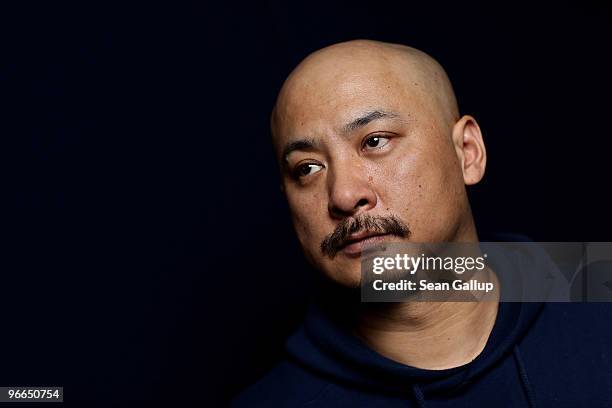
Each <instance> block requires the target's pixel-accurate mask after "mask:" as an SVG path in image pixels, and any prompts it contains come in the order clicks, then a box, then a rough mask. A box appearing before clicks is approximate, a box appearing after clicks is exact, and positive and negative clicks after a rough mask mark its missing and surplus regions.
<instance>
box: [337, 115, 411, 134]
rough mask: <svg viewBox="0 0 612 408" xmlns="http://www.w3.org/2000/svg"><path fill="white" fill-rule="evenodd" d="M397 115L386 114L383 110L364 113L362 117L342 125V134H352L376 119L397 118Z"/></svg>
mask: <svg viewBox="0 0 612 408" xmlns="http://www.w3.org/2000/svg"><path fill="white" fill-rule="evenodd" d="M397 117H399V115H398V114H397V113H394V112H386V111H384V110H373V111H370V112H366V113H365V114H364V115H362V116H360V117H358V118H356V119H353V120H352V121H351V122H349V123H347V124H346V125H344V133H350V132H353V131H355V130H357V129H359V128H361V127H364V126H365V125H367V124H368V123H370V122H372V121H375V120H378V119H388V118H397Z"/></svg>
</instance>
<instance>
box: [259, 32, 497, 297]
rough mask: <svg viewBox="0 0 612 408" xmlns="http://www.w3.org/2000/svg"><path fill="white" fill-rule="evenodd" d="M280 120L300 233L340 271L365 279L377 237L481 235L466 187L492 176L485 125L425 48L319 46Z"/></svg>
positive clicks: (292, 80) (286, 180) (289, 87)
mask: <svg viewBox="0 0 612 408" xmlns="http://www.w3.org/2000/svg"><path fill="white" fill-rule="evenodd" d="M271 125H272V134H273V141H274V146H275V148H276V152H277V158H278V160H279V164H280V165H281V174H282V184H281V185H282V187H283V189H284V192H285V196H286V198H287V201H288V203H289V208H290V210H291V216H292V219H293V223H294V227H295V230H296V233H297V236H298V239H299V240H300V243H301V245H302V248H303V249H304V252H305V254H306V256H307V258H308V259H309V260H310V261H311V263H312V264H314V265H315V266H316V267H317V269H320V270H322V271H324V272H325V273H326V274H327V275H328V276H329V277H331V278H332V279H333V280H335V281H338V282H341V283H342V284H344V285H347V286H354V285H355V284H356V283H357V282H358V281H359V279H360V264H359V262H358V259H359V256H360V253H361V252H360V251H361V248H362V247H363V245H366V244H367V243H368V242H370V243H372V242H374V241H371V240H382V241H389V242H393V241H398V240H399V241H402V240H414V242H453V241H457V242H471V241H476V240H477V237H476V232H475V227H474V222H473V219H472V216H471V212H470V209H469V204H468V200H467V194H466V191H465V185H466V184H474V183H477V182H478V181H479V180H480V179H481V177H482V175H483V174H484V168H485V162H486V154H485V150H484V144H483V143H482V138H481V134H480V130H479V128H478V125H477V124H476V121H475V120H474V119H473V118H472V117H470V116H463V117H462V118H459V112H458V109H457V102H456V101H455V96H454V93H453V89H452V87H451V85H450V82H449V80H448V77H447V76H446V74H445V72H444V70H443V69H442V67H440V65H439V64H438V63H437V62H436V61H435V60H434V59H432V58H431V57H429V56H428V55H426V54H424V53H423V52H421V51H418V50H415V49H413V48H410V47H406V46H402V45H396V44H385V43H381V42H375V41H364V40H360V41H350V42H346V43H341V44H336V45H332V46H330V47H327V48H324V49H322V50H319V51H317V52H315V53H313V54H311V55H309V56H308V57H307V58H306V59H304V61H302V62H301V63H300V64H299V65H298V66H297V67H296V68H295V69H294V70H293V72H292V73H291V74H290V75H289V77H288V78H287V80H286V81H285V83H284V84H283V87H282V89H281V91H280V93H279V95H278V99H277V101H276V105H275V107H274V110H273V112H272V120H271ZM355 234H357V235H358V236H359V234H362V235H361V236H362V237H363V236H365V235H372V234H374V235H376V236H374V237H373V238H371V237H368V238H356V237H355ZM364 234H365V235H364ZM368 240H370V241H368Z"/></svg>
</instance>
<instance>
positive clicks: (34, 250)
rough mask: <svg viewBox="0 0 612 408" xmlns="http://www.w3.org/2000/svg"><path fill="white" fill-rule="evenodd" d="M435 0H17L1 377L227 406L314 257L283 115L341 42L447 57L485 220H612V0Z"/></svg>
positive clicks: (488, 225) (271, 358) (582, 224)
mask: <svg viewBox="0 0 612 408" xmlns="http://www.w3.org/2000/svg"><path fill="white" fill-rule="evenodd" d="M423 3H424V2H410V1H403V2H395V3H394V2H385V1H381V2H361V1H351V2H330V1H327V2H302V3H286V2H279V1H267V2H257V4H256V2H245V3H243V4H230V3H217V4H212V3H204V2H193V3H180V4H179V3H177V2H168V3H165V4H161V3H152V2H147V3H140V4H137V3H128V2H123V3H120V4H112V5H111V4H110V3H102V2H100V3H91V2H78V3H71V4H68V3H59V2H41V3H36V4H35V3H26V2H15V4H18V6H17V5H13V6H7V5H6V3H5V4H3V6H2V9H1V12H0V19H1V20H0V21H1V24H0V30H1V31H0V32H1V34H2V40H1V44H2V53H1V68H0V69H1V70H0V81H1V91H0V94H1V95H2V96H1V98H2V100H3V103H2V114H1V116H0V118H1V120H0V140H2V145H3V146H4V147H3V148H2V149H1V150H2V153H1V155H2V157H3V160H2V162H3V166H2V167H4V171H3V177H2V181H3V182H2V185H3V188H2V191H3V193H4V194H3V201H4V202H5V204H7V208H6V210H4V211H3V217H2V220H3V221H2V227H1V229H2V231H3V233H4V234H3V235H5V237H6V240H5V243H4V244H3V251H2V253H3V254H2V261H3V262H2V270H1V275H0V276H1V279H2V281H1V285H0V313H1V316H2V319H1V320H0V321H1V322H2V323H3V326H2V332H1V335H0V338H1V340H0V346H1V348H0V356H1V357H0V358H1V361H0V385H63V386H64V387H65V395H66V396H65V399H66V401H67V402H66V405H70V406H91V407H93V406H100V407H102V406H104V407H107V406H139V405H146V406H149V407H154V406H160V407H161V406H194V407H195V406H199V407H201V406H217V405H222V404H223V403H224V401H226V399H227V397H228V396H229V395H231V394H232V393H233V392H235V391H236V390H237V389H239V388H241V387H243V386H244V385H246V384H248V383H250V382H252V381H253V380H254V379H255V378H257V377H258V376H259V375H261V374H262V373H263V372H265V371H266V370H267V369H268V368H270V367H271V366H272V365H273V364H274V362H275V361H276V360H277V359H278V358H279V355H280V351H281V347H282V343H283V339H284V337H285V336H286V335H287V334H288V333H290V332H291V330H292V329H294V328H295V327H296V325H297V324H298V322H299V319H300V317H301V316H302V314H303V311H304V305H305V302H306V301H307V296H308V295H307V294H308V288H309V287H310V286H311V285H312V281H313V272H312V271H310V270H309V269H308V267H307V266H306V265H305V264H304V261H303V260H302V258H301V255H300V251H299V248H298V247H297V243H296V242H295V240H294V238H293V235H292V230H291V225H290V222H289V217H288V212H287V208H286V205H285V203H284V201H283V197H282V195H281V193H280V192H279V189H278V179H277V170H276V167H275V162H274V158H273V154H272V148H271V146H270V144H269V132H268V115H269V112H270V109H271V106H272V104H273V102H274V98H275V94H276V92H277V91H278V89H279V87H280V85H281V84H282V81H283V80H284V78H285V76H286V75H287V74H288V72H289V71H290V69H291V68H292V67H293V66H294V65H295V64H296V63H297V62H298V61H299V60H300V59H301V58H303V57H304V56H305V55H306V54H307V53H309V52H311V51H313V50H315V49H317V48H320V47H322V46H325V45H328V44H331V43H334V42H338V41H341V40H348V39H354V38H371V39H379V40H384V41H392V42H400V43H405V44H409V45H413V46H415V47H417V48H420V49H423V50H424V51H426V52H428V53H430V54H431V55H433V56H434V57H435V58H437V59H438V60H439V61H440V62H441V63H442V65H444V66H445V67H446V68H447V71H448V73H449V75H450V77H451V79H452V80H453V82H454V84H455V88H456V91H457V94H458V99H459V102H460V106H461V110H462V112H463V113H470V114H473V115H474V116H476V118H477V119H478V120H479V122H480V124H481V126H482V128H483V130H484V135H485V141H486V143H487V146H488V153H489V167H488V172H487V175H486V177H485V179H484V181H483V183H482V184H481V185H479V186H477V187H474V188H472V189H471V191H470V194H471V197H472V202H473V207H474V212H475V215H476V218H477V222H478V224H479V227H480V228H481V229H483V230H485V229H486V230H496V231H506V232H519V233H524V234H527V235H529V236H531V237H532V238H533V239H535V240H541V241H545V240H549V241H572V240H574V241H582V240H587V241H596V240H604V241H606V240H607V241H609V240H610V234H609V230H610V227H611V226H612V222H611V220H610V216H609V214H608V210H609V208H610V198H609V195H607V192H608V190H609V179H610V177H609V176H610V171H609V168H610V158H609V156H610V153H609V151H608V150H607V146H608V143H607V142H608V138H610V137H611V136H612V135H611V134H610V113H609V111H610V102H609V101H610V99H609V98H610V91H611V89H610V84H611V80H610V72H612V64H611V63H610V58H609V55H610V50H611V47H610V41H609V38H610V31H611V25H610V23H611V21H610V9H609V8H605V7H602V6H599V5H598V4H597V3H595V2H590V3H589V2H586V3H585V2H573V3H565V2H555V3H551V4H549V5H543V4H541V5H537V6H536V4H535V3H536V2H529V3H525V4H517V3H507V4H501V3H500V2H487V3H483V4H481V5H476V4H467V3H464V2H453V3H450V4H451V5H449V4H439V3H429V5H427V6H425V5H423ZM498 3H499V4H498ZM20 406H23V405H20Z"/></svg>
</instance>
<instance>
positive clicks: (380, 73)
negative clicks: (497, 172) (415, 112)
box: [271, 40, 459, 134]
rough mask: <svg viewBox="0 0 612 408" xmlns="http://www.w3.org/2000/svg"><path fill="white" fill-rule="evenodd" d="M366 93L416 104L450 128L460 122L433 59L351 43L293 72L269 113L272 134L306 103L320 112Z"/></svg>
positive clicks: (329, 49) (375, 44)
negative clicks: (328, 105)
mask: <svg viewBox="0 0 612 408" xmlns="http://www.w3.org/2000/svg"><path fill="white" fill-rule="evenodd" d="M368 88H377V89H368ZM369 90H372V91H378V92H384V93H385V95H386V97H387V98H393V99H394V100H395V102H397V103H401V102H402V101H401V100H398V99H399V98H404V99H405V100H404V102H405V103H412V104H415V103H416V104H419V105H420V107H423V108H425V109H427V110H429V111H431V112H432V113H434V114H435V115H437V116H438V118H439V120H440V121H441V123H444V124H446V125H448V126H450V125H452V124H453V123H454V122H456V121H457V119H458V118H459V110H458V107H457V101H456V99H455V94H454V92H453V88H452V86H451V83H450V81H449V79H448V76H447V75H446V73H445V71H444V69H443V68H442V67H441V66H440V64H438V63H437V62H436V61H435V60H434V59H433V58H432V57H430V56H429V55H427V54H425V53H424V52H422V51H419V50H417V49H415V48H411V47H408V46H405V45H400V44H390V43H384V42H378V41H370V40H355V41H348V42H343V43H339V44H334V45H331V46H329V47H326V48H323V49H321V50H318V51H316V52H314V53H312V54H310V55H309V56H308V57H306V58H305V59H304V60H303V61H302V62H301V63H300V64H299V65H298V66H297V67H296V68H295V69H294V70H293V72H291V74H290V75H289V77H288V78H287V80H286V81H285V83H284V84H283V87H282V88H281V91H280V92H279V95H278V98H277V101H276V104H275V106H274V109H273V111H272V118H271V125H272V132H273V134H276V133H278V132H279V131H282V130H283V129H282V128H283V125H284V124H283V120H285V119H287V118H288V117H289V116H291V115H292V114H294V113H296V108H299V109H298V110H300V109H301V108H303V107H304V103H305V102H306V103H312V104H315V105H319V106H324V105H326V104H328V103H333V102H336V101H337V100H338V98H342V97H349V98H350V97H351V96H358V95H359V96H361V97H363V96H364V95H363V94H362V92H363V91H369ZM351 94H352V95H351Z"/></svg>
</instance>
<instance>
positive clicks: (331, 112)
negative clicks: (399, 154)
mask: <svg viewBox="0 0 612 408" xmlns="http://www.w3.org/2000/svg"><path fill="white" fill-rule="evenodd" d="M418 97H419V95H418V93H415V92H414V90H412V89H411V88H410V86H408V85H406V84H405V83H402V81H399V80H398V79H397V78H395V77H393V76H392V75H390V74H389V73H388V72H384V71H380V72H367V73H355V74H351V75H345V76H344V77H343V78H335V81H334V82H329V83H300V84H296V85H295V87H293V88H290V89H287V91H286V93H285V94H284V95H283V97H282V98H279V100H278V102H277V105H276V112H275V116H276V118H275V122H276V123H275V125H276V126H277V127H278V129H277V130H278V131H279V132H280V133H284V131H290V130H297V129H300V128H307V127H312V126H317V127H327V128H334V130H339V129H338V128H339V127H343V126H345V125H346V124H347V123H349V122H350V121H352V120H354V119H356V118H358V117H360V116H363V115H364V114H366V113H368V112H371V111H375V110H376V111H384V112H395V113H402V112H403V111H405V110H406V108H407V107H408V106H413V105H416V104H417V103H416V101H415V99H417V98H418Z"/></svg>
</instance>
